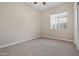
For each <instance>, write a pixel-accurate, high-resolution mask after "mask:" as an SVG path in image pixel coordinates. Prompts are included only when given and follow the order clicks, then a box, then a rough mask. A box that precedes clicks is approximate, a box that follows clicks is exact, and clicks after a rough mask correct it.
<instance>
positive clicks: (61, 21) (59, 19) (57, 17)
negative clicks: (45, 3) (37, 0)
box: [50, 12, 68, 30]
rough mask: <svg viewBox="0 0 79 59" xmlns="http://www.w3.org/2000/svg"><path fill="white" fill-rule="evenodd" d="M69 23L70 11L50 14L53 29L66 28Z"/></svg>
mask: <svg viewBox="0 0 79 59" xmlns="http://www.w3.org/2000/svg"><path fill="white" fill-rule="evenodd" d="M67 23H68V12H63V13H57V14H54V15H51V16H50V28H51V29H53V30H66V29H67Z"/></svg>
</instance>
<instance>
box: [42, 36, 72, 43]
mask: <svg viewBox="0 0 79 59" xmlns="http://www.w3.org/2000/svg"><path fill="white" fill-rule="evenodd" d="M41 37H45V38H50V39H57V40H63V41H69V42H73V40H69V39H61V38H56V37H48V36H41Z"/></svg>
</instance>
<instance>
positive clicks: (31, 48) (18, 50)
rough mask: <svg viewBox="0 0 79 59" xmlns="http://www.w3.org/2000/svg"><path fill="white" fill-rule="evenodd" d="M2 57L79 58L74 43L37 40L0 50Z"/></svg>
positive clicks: (45, 39)
mask: <svg viewBox="0 0 79 59" xmlns="http://www.w3.org/2000/svg"><path fill="white" fill-rule="evenodd" d="M0 56H79V52H78V51H77V50H76V48H75V45H74V44H73V43H72V42H66V41H60V40H55V39H54V40H53V39H47V38H37V39H34V40H30V41H26V42H23V43H20V44H17V45H13V46H9V47H6V48H2V49H0Z"/></svg>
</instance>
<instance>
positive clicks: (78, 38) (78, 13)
mask: <svg viewBox="0 0 79 59" xmlns="http://www.w3.org/2000/svg"><path fill="white" fill-rule="evenodd" d="M74 11H75V21H74V23H75V25H74V30H75V31H74V39H75V40H74V43H75V44H76V48H77V50H79V4H78V5H77V3H74Z"/></svg>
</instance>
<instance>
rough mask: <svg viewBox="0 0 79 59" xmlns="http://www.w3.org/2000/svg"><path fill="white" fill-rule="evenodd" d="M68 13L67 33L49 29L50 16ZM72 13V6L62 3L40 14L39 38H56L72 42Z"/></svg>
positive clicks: (71, 4)
mask: <svg viewBox="0 0 79 59" xmlns="http://www.w3.org/2000/svg"><path fill="white" fill-rule="evenodd" d="M65 11H68V24H67V25H68V26H67V27H68V28H67V31H61V30H60V31H55V30H51V29H50V15H53V14H55V13H61V12H65ZM73 13H74V4H73V3H72V2H70V3H64V4H61V5H58V6H55V7H53V8H51V9H49V10H47V11H44V12H42V13H41V36H43V37H49V38H58V39H63V40H73V34H74V33H73V32H74V30H73V29H74V26H73V25H74V24H73V20H74V17H73V15H74V14H73Z"/></svg>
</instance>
